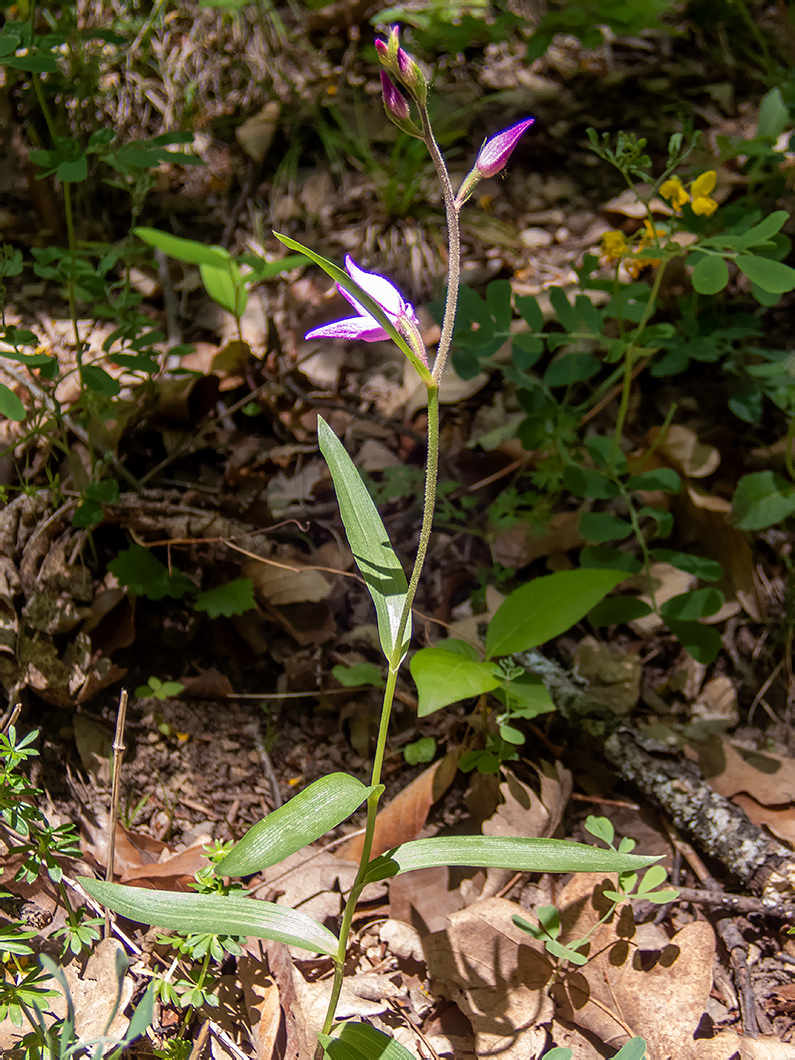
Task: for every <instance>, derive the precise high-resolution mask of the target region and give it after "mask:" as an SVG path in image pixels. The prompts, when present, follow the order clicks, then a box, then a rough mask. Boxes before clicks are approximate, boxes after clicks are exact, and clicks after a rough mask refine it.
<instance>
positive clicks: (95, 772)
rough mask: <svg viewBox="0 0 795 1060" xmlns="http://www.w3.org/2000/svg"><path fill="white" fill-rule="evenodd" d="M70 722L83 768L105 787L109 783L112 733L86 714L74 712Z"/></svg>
mask: <svg viewBox="0 0 795 1060" xmlns="http://www.w3.org/2000/svg"><path fill="white" fill-rule="evenodd" d="M72 724H73V727H74V733H75V745H76V747H77V753H78V754H79V755H80V761H81V762H82V763H83V768H84V769H85V771H86V772H87V773H90V774H91V776H93V777H94V779H95V780H96V781H97V782H98V783H99V785H100V786H101V787H107V786H108V785H109V784H110V758H111V754H112V748H111V745H112V743H113V734H112V733H111V732H110V730H109V729H108V728H107V726H106V725H103V724H102V722H99V721H95V720H94V718H90V717H89V716H88V715H87V714H75V716H74V721H73V723H72Z"/></svg>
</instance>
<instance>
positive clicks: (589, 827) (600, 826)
mask: <svg viewBox="0 0 795 1060" xmlns="http://www.w3.org/2000/svg"><path fill="white" fill-rule="evenodd" d="M585 831H586V832H590V834H591V835H592V836H593V837H594V838H595V839H601V840H602V842H603V843H607V845H608V846H609V847H610V846H612V845H613V842H614V840H615V838H616V830H615V828H614V827H613V822H612V821H611V820H610V818H609V817H596V816H595V815H594V814H589V815H588V816H587V817H586V818H585Z"/></svg>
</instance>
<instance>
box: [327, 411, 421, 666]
mask: <svg viewBox="0 0 795 1060" xmlns="http://www.w3.org/2000/svg"><path fill="white" fill-rule="evenodd" d="M317 439H318V444H319V445H320V451H321V453H322V454H323V456H324V458H325V460H326V463H327V464H328V467H329V471H330V472H331V477H332V479H333V480H334V489H335V491H336V494H337V503H338V504H339V507H340V515H341V516H342V523H343V525H344V527H345V533H346V534H347V537H348V544H349V545H350V546H351V552H352V553H353V558H354V559H355V560H356V565H357V566H358V568H359V570H360V571H361V574H362V577H363V578H364V580H365V584H366V585H367V588H368V589H369V591H370V595H371V596H372V598H373V603H374V604H375V613H376V616H377V619H378V635H379V637H380V640H381V647H382V649H383V651H384V655H385V656H386V658H387V661H389V662H391V661H392V656H393V654H394V652H395V648H396V645H395V637H396V636H397V631H398V626H399V624H400V617H401V615H402V614H403V608H404V607H405V604H406V593H407V590H408V582H407V581H406V575H405V573H404V571H403V568H402V567H401V565H400V562H399V560H398V558H397V556H396V555H395V552H394V550H393V548H392V545H391V544H390V542H389V535H388V534H387V532H386V530H385V529H384V524H383V522H382V521H381V516H380V515H379V514H378V511H377V510H376V507H375V504H373V500H372V497H371V496H370V494H369V493H368V491H367V487H366V486H365V484H364V483H363V482H362V479H361V476H360V475H359V472H358V471H357V470H356V467H355V465H354V463H353V461H352V460H351V458H350V457H349V456H348V454H347V452H346V451H345V447H344V446H343V444H342V442H341V441H340V440H339V438H337V436H336V435H335V434H334V432H333V431H332V429H331V428H330V427H329V425H328V424H327V423H326V421H325V420H324V419H323V417H322V416H318V419H317ZM410 639H411V616H410V615H409V620H408V622H407V623H406V630H405V633H404V640H403V644H402V645H401V646H400V658H401V659H402V658H403V656H404V655H405V654H406V651H407V650H408V646H409V641H410Z"/></svg>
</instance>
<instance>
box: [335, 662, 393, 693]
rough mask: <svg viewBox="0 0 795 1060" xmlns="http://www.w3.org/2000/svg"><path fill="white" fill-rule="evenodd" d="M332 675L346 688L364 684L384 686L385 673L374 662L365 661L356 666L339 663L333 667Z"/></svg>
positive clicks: (376, 686) (358, 686)
mask: <svg viewBox="0 0 795 1060" xmlns="http://www.w3.org/2000/svg"><path fill="white" fill-rule="evenodd" d="M331 673H332V675H333V676H334V677H336V678H337V680H338V681H339V683H340V684H341V685H344V686H345V687H346V688H360V687H361V686H362V685H373V686H374V687H375V688H383V687H384V675H383V674H382V673H381V669H380V667H378V666H376V665H375V664H374V663H369V662H363V663H357V664H356V665H355V666H341V665H337V666H335V667H333V668H332V671H331Z"/></svg>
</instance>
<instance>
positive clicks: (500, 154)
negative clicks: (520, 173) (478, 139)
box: [475, 118, 535, 178]
mask: <svg viewBox="0 0 795 1060" xmlns="http://www.w3.org/2000/svg"><path fill="white" fill-rule="evenodd" d="M534 121H535V118H525V120H524V121H520V122H517V123H516V125H512V126H511V127H510V129H504V130H503V131H502V132H500V133H497V134H496V136H492V137H491V139H489V140H487V141H486V142H485V144H484V145H483V146H482V147H481V149H480V151H479V153H478V157H477V159H476V160H475V169H476V170H477V173H478V176H479V177H481V178H484V177H493V176H495V175H496V174H497V173H499V172H500V170H501V169H503V167H504V166H505V163H506V162H507V161H508V158H509V157H510V154H511V152H512V151H513V149H514V147H516V145H517V143H518V142H519V140H520V139H521V136H522V134H523V133H524V131H525V129H527V128H528V127H529V126H531V125H532V124H533V122H534Z"/></svg>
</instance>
